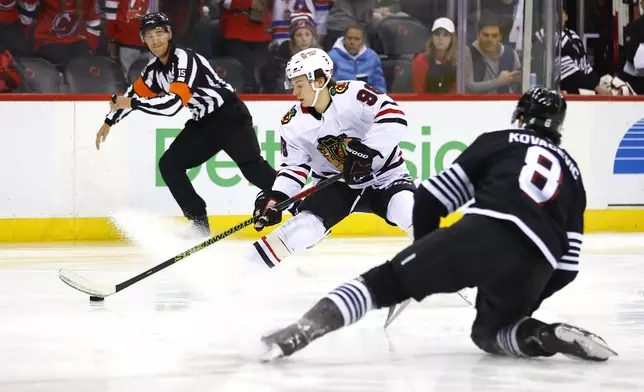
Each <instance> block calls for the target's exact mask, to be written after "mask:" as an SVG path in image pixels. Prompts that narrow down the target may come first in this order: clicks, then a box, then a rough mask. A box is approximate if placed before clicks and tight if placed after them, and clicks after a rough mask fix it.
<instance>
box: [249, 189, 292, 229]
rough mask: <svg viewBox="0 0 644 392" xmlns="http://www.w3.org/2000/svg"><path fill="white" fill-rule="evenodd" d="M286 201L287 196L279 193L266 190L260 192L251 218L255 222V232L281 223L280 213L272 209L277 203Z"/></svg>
mask: <svg viewBox="0 0 644 392" xmlns="http://www.w3.org/2000/svg"><path fill="white" fill-rule="evenodd" d="M286 199H288V196H287V195H285V194H284V193H282V192H280V191H274V190H267V191H261V192H259V194H258V195H257V198H256V199H255V210H254V211H253V218H254V220H255V230H257V231H262V229H263V228H264V227H268V226H273V225H276V224H278V223H280V222H281V221H282V211H278V210H276V209H275V208H274V207H275V205H276V204H277V203H280V202H283V201H284V200H286Z"/></svg>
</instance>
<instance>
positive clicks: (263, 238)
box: [262, 236, 282, 263]
mask: <svg viewBox="0 0 644 392" xmlns="http://www.w3.org/2000/svg"><path fill="white" fill-rule="evenodd" d="M262 242H263V243H264V245H266V247H267V248H268V250H269V251H271V254H272V255H273V257H275V260H277V262H278V263H279V262H280V261H282V260H280V258H279V257H277V255H276V254H275V252H273V248H271V246H270V245H269V244H268V241H266V237H265V236H264V237H262Z"/></svg>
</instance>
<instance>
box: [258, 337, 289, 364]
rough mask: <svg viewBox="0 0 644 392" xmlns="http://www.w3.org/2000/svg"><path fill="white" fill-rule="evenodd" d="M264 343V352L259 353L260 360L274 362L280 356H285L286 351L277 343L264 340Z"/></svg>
mask: <svg viewBox="0 0 644 392" xmlns="http://www.w3.org/2000/svg"><path fill="white" fill-rule="evenodd" d="M262 344H263V345H264V352H263V353H261V354H260V355H259V358H258V359H259V361H260V362H262V363H268V362H273V361H275V360H277V359H279V358H283V357H284V352H282V349H281V348H280V347H279V346H278V345H277V344H275V343H267V342H262Z"/></svg>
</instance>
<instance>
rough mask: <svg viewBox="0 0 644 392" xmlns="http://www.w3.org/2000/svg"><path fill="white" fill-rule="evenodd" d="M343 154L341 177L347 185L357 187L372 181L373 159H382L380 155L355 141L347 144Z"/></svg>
mask: <svg viewBox="0 0 644 392" xmlns="http://www.w3.org/2000/svg"><path fill="white" fill-rule="evenodd" d="M345 152H346V154H345V158H344V170H343V171H342V175H343V177H344V180H345V181H346V182H347V184H349V185H358V184H363V183H365V182H368V181H370V180H371V179H373V169H372V167H371V165H372V164H373V159H374V158H375V157H377V156H379V157H380V158H382V154H380V153H379V152H378V151H376V150H374V149H373V148H370V147H367V146H365V145H364V144H362V142H360V140H357V139H353V140H350V141H349V143H347V145H346V147H345Z"/></svg>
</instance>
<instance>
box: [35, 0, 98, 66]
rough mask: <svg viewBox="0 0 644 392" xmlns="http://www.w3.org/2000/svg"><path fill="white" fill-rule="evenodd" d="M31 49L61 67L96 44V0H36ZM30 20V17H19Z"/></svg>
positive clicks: (95, 46) (93, 47)
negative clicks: (34, 28) (34, 29)
mask: <svg viewBox="0 0 644 392" xmlns="http://www.w3.org/2000/svg"><path fill="white" fill-rule="evenodd" d="M38 3H39V4H38V9H37V10H36V14H37V19H36V31H35V33H34V50H35V52H36V54H37V55H38V56H39V57H42V58H44V59H45V60H48V61H50V62H51V63H53V64H54V65H56V66H57V67H58V68H59V69H61V70H63V69H64V68H65V67H66V66H67V63H69V61H70V60H72V59H73V58H74V57H77V56H81V55H84V54H87V53H89V52H90V49H91V50H94V51H95V50H96V48H97V47H98V38H99V35H100V24H101V20H100V16H99V13H98V5H97V0H38ZM22 21H23V23H24V24H27V25H29V24H31V22H32V18H31V17H25V18H23V19H22Z"/></svg>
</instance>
